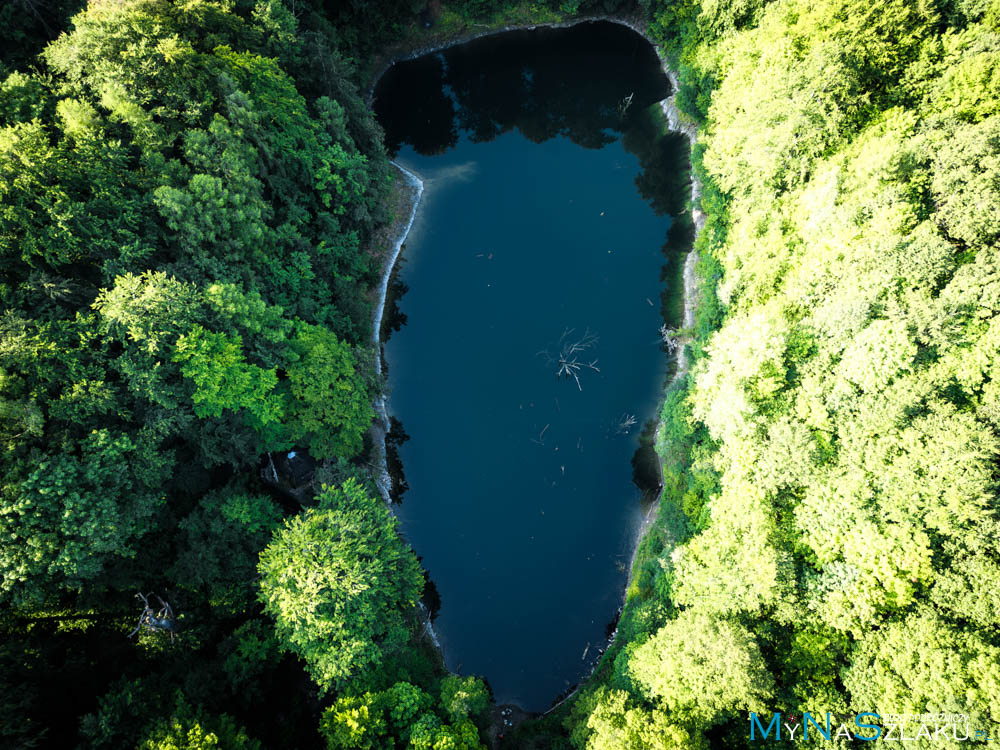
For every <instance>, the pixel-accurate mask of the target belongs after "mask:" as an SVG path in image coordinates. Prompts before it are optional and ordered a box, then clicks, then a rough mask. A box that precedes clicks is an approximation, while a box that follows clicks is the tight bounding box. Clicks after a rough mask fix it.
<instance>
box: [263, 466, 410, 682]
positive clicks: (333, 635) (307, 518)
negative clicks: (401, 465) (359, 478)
mask: <svg viewBox="0 0 1000 750" xmlns="http://www.w3.org/2000/svg"><path fill="white" fill-rule="evenodd" d="M260 574H261V582H260V586H261V592H260V597H261V601H262V602H263V603H264V609H265V611H266V612H267V613H268V614H270V615H272V616H273V617H274V619H275V622H276V624H277V632H278V636H279V637H280V638H281V639H282V640H283V641H284V642H285V643H287V644H288V647H289V648H291V649H292V650H293V651H294V652H295V653H296V654H298V655H299V656H300V657H302V659H303V660H304V661H305V663H306V667H307V669H308V670H309V673H310V674H311V675H312V676H313V679H314V680H315V681H316V683H317V684H318V685H319V686H320V688H321V690H327V689H330V688H332V687H344V686H345V685H346V684H347V682H348V680H349V679H350V678H351V677H352V676H354V675H356V674H357V673H358V672H359V671H362V670H371V669H373V668H375V667H378V666H379V665H380V664H381V663H382V662H383V661H384V660H385V658H386V655H387V654H391V653H392V651H393V650H395V649H399V648H401V647H402V646H403V645H404V644H405V643H406V641H407V640H408V638H409V632H408V629H407V627H406V620H405V618H404V615H405V612H406V609H407V608H410V607H413V606H414V605H415V604H416V601H417V599H418V598H419V596H420V593H421V591H422V590H423V583H424V579H423V574H422V573H421V571H420V566H419V565H418V564H417V559H416V556H415V555H414V554H413V551H412V550H410V549H409V547H407V546H406V544H405V543H404V542H403V541H402V540H401V539H400V538H399V536H398V535H397V534H396V520H395V517H394V516H392V514H391V513H390V512H389V511H388V509H386V507H385V505H384V504H383V502H382V500H381V499H375V498H373V497H372V496H371V495H369V494H368V493H367V492H366V491H365V489H364V488H363V487H361V486H360V485H359V484H358V483H357V482H356V481H355V480H353V479H351V480H348V481H347V482H345V483H344V485H343V487H342V488H340V489H332V488H326V489H325V490H323V492H322V493H321V494H320V496H319V504H318V505H317V506H316V507H315V508H308V509H307V510H305V511H304V512H303V513H302V514H301V515H300V516H298V517H296V518H294V519H292V520H290V521H286V522H285V525H284V527H283V528H281V529H280V530H279V531H277V532H276V533H275V536H274V539H273V540H272V541H271V544H270V545H268V547H267V548H266V549H265V550H264V551H263V552H262V553H261V556H260Z"/></svg>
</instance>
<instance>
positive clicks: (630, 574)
mask: <svg viewBox="0 0 1000 750" xmlns="http://www.w3.org/2000/svg"><path fill="white" fill-rule="evenodd" d="M596 22H607V23H613V24H616V25H619V26H625V27H627V28H629V29H631V30H632V31H633V32H635V33H637V34H639V35H640V36H642V38H643V39H645V40H646V41H647V42H648V43H649V44H650V45H651V46H652V47H653V49H654V50H655V52H656V55H657V58H658V59H659V61H660V66H661V69H662V70H663V72H664V75H666V77H667V79H668V80H669V81H670V84H671V89H672V93H671V94H670V96H668V97H667V98H666V99H664V100H662V101H661V102H660V105H661V109H662V112H663V114H664V116H665V119H666V125H667V130H668V131H673V132H677V133H680V134H682V135H684V136H685V137H687V139H688V143H689V147H690V149H691V150H693V148H694V146H695V143H696V139H697V133H696V130H695V128H694V126H693V124H691V123H690V122H687V121H686V120H685V119H684V118H683V116H682V115H681V114H680V112H679V110H678V109H677V107H676V104H675V99H676V96H677V91H678V80H677V74H676V72H674V70H673V69H672V68H671V67H670V66H669V63H668V62H667V59H666V56H665V55H664V54H663V51H662V50H661V49H660V48H659V47H658V46H657V45H656V44H655V43H654V42H653V41H652V40H650V39H649V37H648V36H647V34H646V33H645V24H644V23H643V22H642V21H641V20H639V19H635V18H625V17H613V16H603V15H602V16H585V17H580V18H574V19H566V20H563V21H541V22H538V23H518V24H499V25H496V26H493V27H490V28H487V29H484V30H481V31H465V32H459V33H458V34H455V35H453V36H450V37H442V38H439V39H433V38H432V39H429V40H426V39H425V40H419V41H417V40H413V41H411V42H409V43H407V42H402V43H400V44H399V45H397V46H396V48H394V49H393V48H390V51H389V52H388V53H387V55H386V58H385V59H384V60H381V59H379V58H376V60H377V62H376V64H375V66H374V67H373V69H374V71H375V73H374V75H372V76H371V79H370V80H369V81H368V82H367V84H366V85H365V87H364V88H365V100H366V102H367V103H368V105H369V107H371V106H372V103H373V99H374V92H375V88H376V86H377V84H378V82H379V80H380V79H381V78H382V76H383V75H385V73H386V72H387V71H389V70H390V69H391V68H392V66H393V65H395V64H396V63H398V62H404V61H407V60H413V59H416V58H418V57H422V56H424V55H428V54H432V53H434V52H438V51H441V50H444V49H449V48H451V47H455V46H459V45H462V44H466V43H468V42H471V41H474V40H476V39H480V38H483V37H487V36H494V35H498V34H503V33H505V32H510V31H531V30H534V29H541V28H546V29H561V28H571V27H573V26H577V25H580V24H585V23H596ZM688 164H689V169H690V156H689V162H688ZM393 166H395V167H396V168H397V170H399V174H400V176H401V177H402V178H403V179H406V180H407V181H410V183H411V185H412V184H413V182H412V181H413V180H415V181H416V182H417V183H420V180H419V178H418V177H417V176H416V175H414V174H413V173H411V172H409V171H408V170H406V169H405V168H403V167H401V166H400V165H398V164H396V163H395V162H393ZM690 177H691V206H690V210H691V213H692V221H693V223H694V227H695V235H694V236H695V239H696V238H697V235H698V233H699V232H700V231H701V228H702V226H703V225H704V216H703V214H702V213H701V211H700V210H699V208H698V207H697V206H698V199H699V198H700V194H701V186H700V185H699V184H698V181H697V178H696V177H695V175H694V174H693V171H692V172H691V175H690ZM395 189H396V190H397V194H396V200H398V199H399V188H398V187H397V188H395ZM414 193H415V196H414V195H413V194H414ZM421 194H422V183H420V187H419V189H417V190H415V191H411V199H410V200H411V205H410V210H409V216H408V217H405V216H404V215H405V213H406V212H405V211H404V212H402V213H403V214H404V215H400V216H397V218H396V220H395V221H394V222H393V223H392V224H391V225H390V227H391V230H390V231H389V232H388V236H389V237H390V238H394V240H393V243H392V246H391V247H389V248H387V252H385V253H384V257H383V261H382V262H383V268H382V274H381V279H382V283H381V285H380V288H379V293H378V298H377V300H376V308H375V311H374V314H373V324H372V327H373V343H374V344H375V347H376V362H377V366H376V370H377V372H378V373H379V375H380V376H382V372H383V368H382V366H381V365H382V358H383V351H382V343H383V342H382V337H381V332H382V331H381V328H382V319H383V315H384V311H385V306H386V304H387V293H388V286H389V280H390V278H391V277H392V274H393V272H394V269H395V268H396V264H397V263H398V260H399V256H400V255H401V253H402V249H403V246H404V245H405V242H406V237H407V235H408V234H409V231H410V229H411V227H412V225H413V221H414V219H415V217H416V212H417V209H418V206H419V203H420V197H421ZM696 263H697V254H696V252H695V250H694V248H693V247H692V248H691V249H690V250H689V251H688V253H687V254H686V257H685V261H684V265H683V270H682V287H683V307H684V313H683V321H682V328H684V329H690V328H691V327H692V326H693V324H694V308H695V301H696V298H697V296H698V279H697V276H696V273H695V266H696ZM676 357H677V358H676V366H675V368H674V374H673V375H672V376H671V377H669V378H668V379H667V380H666V382H665V384H664V387H663V389H662V392H661V397H660V406H661V407H662V403H663V396H664V395H665V394H666V392H667V391H668V390H669V389H670V388H671V387H673V386H674V385H675V384H676V383H677V382H679V381H680V380H681V379H682V378H683V377H685V376H686V374H687V371H688V366H689V361H688V359H689V358H688V353H687V351H686V347H684V346H682V347H681V348H680V349H679V350H678V351H677V355H676ZM376 410H377V412H378V415H379V419H378V420H377V424H375V425H373V428H372V437H373V453H374V455H373V463H374V464H375V470H376V475H377V479H376V483H377V484H378V485H379V489H380V492H381V493H382V495H383V498H384V499H385V500H386V502H388V503H390V504H391V496H390V492H391V479H390V478H389V473H388V468H387V462H386V451H387V445H386V436H387V434H388V430H389V417H388V409H387V404H386V397H385V396H384V395H381V396H380V397H379V399H378V402H377V404H376ZM655 422H656V424H655V432H658V431H659V430H660V428H661V423H660V409H659V408H658V410H657V414H656V417H655ZM657 467H658V469H659V472H660V491H659V492H658V493H657V495H656V497H655V499H654V500H653V501H652V502H651V503H650V504H649V505H648V507H647V508H646V511H645V513H644V516H643V518H642V520H641V521H640V522H639V524H638V528H637V529H636V531H635V533H634V539H633V544H632V552H631V555H630V562H629V566H628V569H627V571H626V576H625V582H624V586H623V590H622V607H620V608H619V615H620V613H621V611H622V608H623V607H624V606H625V603H626V601H627V594H628V589H629V587H630V586H631V584H632V582H633V578H634V569H635V565H636V561H637V558H638V553H639V549H640V545H641V543H642V541H643V539H644V538H645V536H646V534H647V533H648V531H649V529H650V528H651V527H652V525H653V521H654V519H655V518H656V515H657V512H658V509H659V507H660V502H661V499H662V484H663V482H662V476H663V472H662V459H661V458H660V457H659V456H657ZM427 632H428V634H429V636H430V637H431V639H432V640H433V641H434V643H435V645H436V646H437V647H438V649H439V650H440V648H441V647H440V644H439V642H438V639H437V637H436V635H435V634H434V632H433V627H432V626H431V624H430V620H429V619H428V621H427ZM616 635H617V625H616V627H615V629H614V631H613V632H612V633H611V635H610V636H609V638H608V640H607V642H606V643H605V644H604V648H603V649H601V651H602V652H604V651H605V650H606V649H607V647H608V646H610V645H611V644H612V643H614V640H615V637H616ZM441 656H442V661H443V652H442V654H441ZM601 661H602V660H601V659H598V660H596V661H595V662H594V665H593V667H592V668H591V670H590V672H588V673H587V675H585V676H584V677H582V678H581V680H580V682H579V683H578V684H577V685H576V686H573V688H571V689H570V691H569V692H568V693H567V694H566V695H564V696H563V697H562V698H561V699H559V700H558V702H556V703H554V704H553V705H552V707H550V708H549V709H548V710H547V711H544V712H541V713H537V714H533V713H530V712H524V711H520V710H518V711H517V712H516V714H515V716H516V718H517V721H516V722H511V723H508V724H507V726H506V727H505V728H504V731H511V730H513V729H514V728H515V727H516V725H517V724H518V723H520V721H523V720H524V719H527V718H531V717H532V716H542V715H546V714H549V713H551V712H552V711H554V710H556V709H557V708H559V707H560V706H561V705H563V704H564V703H565V702H566V701H567V700H569V699H570V698H571V697H572V696H573V695H575V693H576V692H577V691H578V690H579V688H580V686H582V685H583V684H584V683H585V682H586V681H587V680H588V679H589V677H590V676H591V675H592V674H593V672H594V670H596V669H597V667H598V666H599V665H600V664H601ZM500 708H503V707H501V706H497V707H496V709H497V711H499V709H500ZM495 718H496V717H495ZM511 718H514V717H511ZM497 724H501V725H502V723H501V722H497V721H494V726H493V729H494V732H493V736H492V737H491V739H492V740H493V742H494V743H495V742H496V735H497V734H498V733H499V732H498V731H497V730H498V729H499V727H497Z"/></svg>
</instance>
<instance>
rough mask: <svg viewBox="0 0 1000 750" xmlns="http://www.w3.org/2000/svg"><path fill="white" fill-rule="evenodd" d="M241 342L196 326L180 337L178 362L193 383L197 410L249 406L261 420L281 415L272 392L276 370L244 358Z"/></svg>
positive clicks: (212, 412) (206, 413)
mask: <svg viewBox="0 0 1000 750" xmlns="http://www.w3.org/2000/svg"><path fill="white" fill-rule="evenodd" d="M241 344H242V342H241V341H240V339H238V338H235V337H229V336H226V335H225V334H224V333H212V332H210V331H206V330H205V329H204V328H202V327H201V326H195V327H194V328H192V329H191V331H190V332H189V333H186V334H184V335H183V336H181V337H180V338H179V339H178V340H177V345H176V352H175V354H174V361H175V362H182V363H183V365H182V366H181V374H182V375H184V377H185V378H188V379H189V380H191V382H192V383H194V394H193V395H192V397H191V398H192V401H193V402H194V413H195V414H196V415H197V416H199V417H218V416H220V415H221V414H222V412H223V410H224V409H232V410H233V411H237V410H239V409H246V410H247V411H248V412H249V413H250V414H252V415H253V416H254V417H255V418H256V419H257V421H259V422H260V423H261V424H267V423H268V422H271V421H274V420H276V419H278V418H279V416H280V413H279V412H277V411H276V408H275V407H276V406H277V404H276V403H275V399H273V398H269V397H268V396H269V394H270V392H271V391H272V390H273V389H274V386H275V385H277V383H278V377H277V375H276V374H275V372H274V370H264V369H262V368H260V367H256V366H254V365H251V364H248V363H247V362H246V361H244V359H243V356H242V354H241V352H240V349H241V348H242V347H241Z"/></svg>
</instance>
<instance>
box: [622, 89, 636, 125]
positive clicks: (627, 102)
mask: <svg viewBox="0 0 1000 750" xmlns="http://www.w3.org/2000/svg"><path fill="white" fill-rule="evenodd" d="M633 96H635V92H634V91H633V92H632V93H631V94H629V95H628V96H624V97H622V100H621V101H620V102H618V116H619V117H621V118H622V119H624V118H625V113H626V112H628V108H629V107H631V106H632V97H633Z"/></svg>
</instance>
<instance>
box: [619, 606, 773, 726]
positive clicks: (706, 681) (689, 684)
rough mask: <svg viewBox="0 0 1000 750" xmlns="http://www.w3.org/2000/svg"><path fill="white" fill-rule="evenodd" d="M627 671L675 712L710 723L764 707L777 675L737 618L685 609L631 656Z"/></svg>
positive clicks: (675, 713)
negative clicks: (711, 615) (772, 675)
mask: <svg viewBox="0 0 1000 750" xmlns="http://www.w3.org/2000/svg"><path fill="white" fill-rule="evenodd" d="M629 671H630V673H631V674H632V676H633V677H634V678H635V680H636V681H637V682H638V683H639V685H641V686H642V689H643V691H645V692H646V693H647V694H648V695H650V696H652V697H654V698H656V699H657V700H659V701H662V702H663V705H664V706H666V707H667V708H668V709H669V710H670V711H671V714H672V715H673V716H676V717H678V718H683V719H688V720H694V721H698V722H704V723H711V722H712V721H713V720H715V719H716V717H718V716H719V715H720V714H727V713H735V712H743V713H745V712H746V711H764V710H765V709H766V705H767V701H768V699H769V698H770V697H771V694H772V690H773V680H772V678H771V675H770V674H769V673H768V670H767V666H766V665H765V664H764V660H763V658H762V657H761V654H760V648H759V647H758V645H757V642H756V640H755V639H754V637H753V635H752V634H751V633H750V632H749V631H748V630H747V629H746V628H744V627H742V626H741V625H739V624H737V623H736V622H734V621H731V620H726V619H719V618H714V617H710V616H706V615H703V614H699V613H696V612H695V611H693V610H685V611H684V612H682V613H681V614H680V615H679V616H678V617H677V619H675V620H671V621H670V622H668V623H667V624H666V625H664V626H663V627H662V628H660V630H659V631H657V633H656V634H655V635H654V636H653V637H652V638H650V639H649V640H648V641H646V642H645V643H643V644H642V645H641V646H639V647H638V648H637V649H635V652H634V653H633V654H632V656H631V658H630V659H629Z"/></svg>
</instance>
